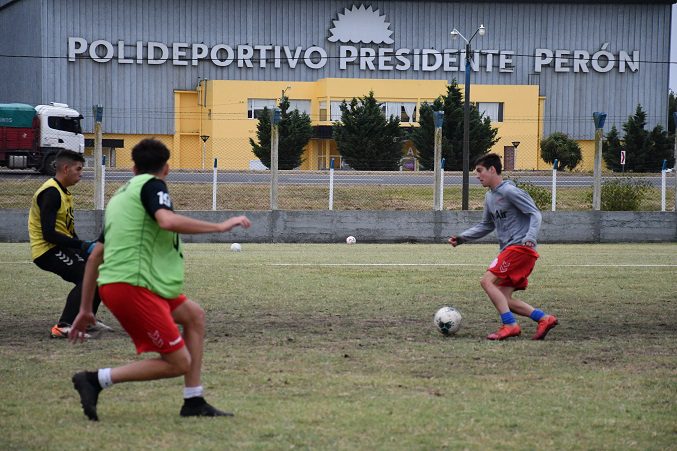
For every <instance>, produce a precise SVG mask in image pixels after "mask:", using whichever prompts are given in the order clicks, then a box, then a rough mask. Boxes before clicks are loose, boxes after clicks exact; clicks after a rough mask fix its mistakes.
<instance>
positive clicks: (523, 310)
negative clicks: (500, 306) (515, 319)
mask: <svg viewBox="0 0 677 451" xmlns="http://www.w3.org/2000/svg"><path fill="white" fill-rule="evenodd" d="M498 289H499V290H501V292H502V293H503V295H504V296H505V297H506V299H508V307H510V311H511V312H513V313H517V314H518V315H520V316H529V315H531V312H533V311H534V310H535V309H534V308H533V307H532V306H531V305H529V304H527V303H526V302H524V301H522V300H520V299H515V298H514V297H512V294H513V293H514V291H515V289H514V288H513V287H501V286H499V287H498Z"/></svg>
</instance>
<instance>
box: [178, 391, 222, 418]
mask: <svg viewBox="0 0 677 451" xmlns="http://www.w3.org/2000/svg"><path fill="white" fill-rule="evenodd" d="M179 414H180V415H181V416H182V417H232V416H234V414H232V413H230V412H223V411H221V410H219V409H217V408H216V407H214V406H212V405H211V404H209V403H208V402H207V401H205V399H204V398H203V397H201V396H198V397H195V398H188V399H184V400H183V406H182V407H181V412H180V413H179Z"/></svg>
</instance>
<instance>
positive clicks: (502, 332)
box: [480, 271, 522, 340]
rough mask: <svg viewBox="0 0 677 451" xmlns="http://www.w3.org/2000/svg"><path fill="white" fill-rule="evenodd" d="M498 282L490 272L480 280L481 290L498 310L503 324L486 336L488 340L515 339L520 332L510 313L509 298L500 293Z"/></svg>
mask: <svg viewBox="0 0 677 451" xmlns="http://www.w3.org/2000/svg"><path fill="white" fill-rule="evenodd" d="M499 281H500V279H499V278H498V277H497V276H496V275H495V274H493V273H492V272H491V271H487V272H486V273H484V275H483V276H482V279H481V280H480V285H481V286H482V289H484V292H485V293H487V296H489V299H490V300H491V302H492V303H493V304H494V307H496V310H498V313H499V315H501V321H502V323H503V325H502V326H501V328H500V329H498V331H496V332H494V333H492V334H489V335H487V339H488V340H505V339H506V338H509V337H516V336H518V335H519V334H520V333H521V332H522V330H521V329H520V326H519V324H517V322H515V319H514V317H513V316H512V312H511V311H510V305H509V303H508V299H509V297H507V296H506V295H505V293H503V291H501V287H499V286H498V285H497V283H498V282H499Z"/></svg>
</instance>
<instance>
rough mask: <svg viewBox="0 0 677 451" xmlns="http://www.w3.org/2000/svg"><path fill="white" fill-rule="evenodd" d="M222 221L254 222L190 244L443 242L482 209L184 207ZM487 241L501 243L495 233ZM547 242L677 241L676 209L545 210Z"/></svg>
mask: <svg viewBox="0 0 677 451" xmlns="http://www.w3.org/2000/svg"><path fill="white" fill-rule="evenodd" d="M181 213H183V214H187V215H189V216H192V217H194V218H199V219H204V220H208V221H220V220H224V219H227V218H228V217H231V216H235V215H239V214H245V215H247V217H249V219H250V220H251V221H252V223H253V225H252V227H251V228H249V229H247V230H243V229H239V228H238V229H236V230H234V231H233V232H231V233H224V234H206V235H184V236H183V239H184V241H185V242H188V243H206V242H234V241H237V242H245V243H269V242H277V243H295V242H304V243H334V242H342V241H343V240H345V238H346V237H347V236H348V235H354V236H355V237H356V238H357V239H358V241H359V242H363V243H364V242H380V243H387V242H407V241H410V242H420V243H442V242H445V241H446V239H447V238H448V237H449V235H451V234H453V233H457V232H460V231H463V230H465V229H466V228H468V227H470V226H471V225H473V224H475V223H477V222H479V221H480V219H481V217H482V212H481V211H439V212H435V211H407V212H403V211H333V212H332V211H273V212H271V211H246V212H234V211H221V212H218V211H217V212H211V211H199V212H183V211H182V212H181ZM27 222H28V211H27V210H0V242H26V241H28V231H27ZM75 224H76V230H77V232H78V235H79V236H80V238H83V239H94V238H96V237H97V236H98V235H99V233H100V230H101V212H97V211H92V210H88V211H77V212H76V213H75ZM481 241H482V242H496V240H495V237H494V235H493V234H490V235H489V236H487V237H485V238H484V239H482V240H481ZM539 241H540V242H541V243H567V242H579V243H607V242H617V241H620V242H676V241H677V213H674V212H593V211H584V212H543V225H542V227H541V233H540V236H539Z"/></svg>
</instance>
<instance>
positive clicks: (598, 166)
mask: <svg viewBox="0 0 677 451" xmlns="http://www.w3.org/2000/svg"><path fill="white" fill-rule="evenodd" d="M592 118H593V120H594V121H595V166H594V169H593V186H592V209H593V210H597V211H599V210H601V209H602V138H603V136H604V130H603V128H604V121H606V113H598V112H596V113H592Z"/></svg>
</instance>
